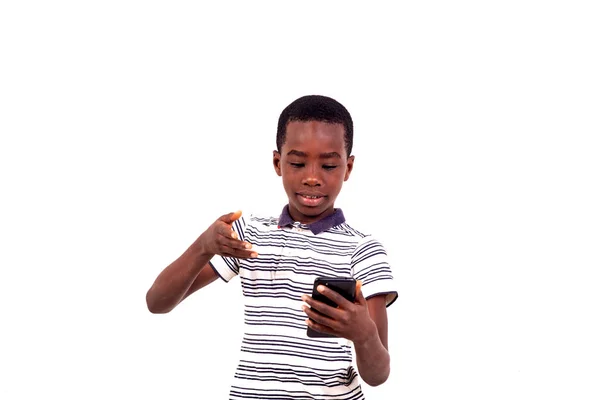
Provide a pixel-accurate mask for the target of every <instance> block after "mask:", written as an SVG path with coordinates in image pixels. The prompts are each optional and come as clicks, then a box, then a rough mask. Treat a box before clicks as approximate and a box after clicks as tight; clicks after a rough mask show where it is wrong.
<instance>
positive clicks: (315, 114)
mask: <svg viewBox="0 0 600 400" xmlns="http://www.w3.org/2000/svg"><path fill="white" fill-rule="evenodd" d="M293 121H301V122H308V121H319V122H327V123H331V124H342V125H343V126H344V142H345V144H346V156H348V157H349V156H350V154H351V152H352V138H353V135H354V126H353V123H352V117H351V116H350V113H349V112H348V110H347V109H346V107H344V106H343V105H342V104H341V103H339V102H338V101H337V100H334V99H332V98H331V97H327V96H321V95H308V96H303V97H300V98H298V99H296V100H294V101H293V102H292V103H290V105H288V106H287V107H286V108H284V109H283V111H282V112H281V115H280V116H279V123H278V124H277V151H279V152H281V148H282V147H283V144H284V143H285V135H286V130H287V125H288V123H290V122H293Z"/></svg>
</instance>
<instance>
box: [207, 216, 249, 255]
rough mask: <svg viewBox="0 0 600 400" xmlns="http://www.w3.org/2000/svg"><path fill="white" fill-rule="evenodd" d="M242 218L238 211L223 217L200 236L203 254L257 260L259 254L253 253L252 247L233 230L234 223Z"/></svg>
mask: <svg viewBox="0 0 600 400" xmlns="http://www.w3.org/2000/svg"><path fill="white" fill-rule="evenodd" d="M241 216H242V212H241V211H236V212H233V213H229V214H226V215H223V216H221V217H220V218H219V219H217V220H216V221H215V222H214V223H213V224H212V225H211V226H209V227H208V229H207V230H206V231H205V232H204V233H203V234H202V235H200V237H199V238H198V239H199V242H200V243H199V244H200V247H201V248H202V250H203V252H204V253H206V254H210V255H211V256H214V255H219V256H225V257H235V258H255V257H258V254H257V253H256V252H255V251H252V245H251V244H250V243H248V242H243V241H241V240H240V239H239V238H238V235H237V234H236V233H235V231H234V230H233V227H232V225H233V223H234V222H235V221H236V220H237V219H239V218H240V217H241Z"/></svg>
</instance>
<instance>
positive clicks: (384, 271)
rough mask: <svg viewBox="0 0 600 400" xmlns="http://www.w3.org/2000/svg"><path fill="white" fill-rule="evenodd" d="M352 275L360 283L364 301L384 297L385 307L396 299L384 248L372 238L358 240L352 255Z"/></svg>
mask: <svg viewBox="0 0 600 400" xmlns="http://www.w3.org/2000/svg"><path fill="white" fill-rule="evenodd" d="M351 262H352V273H353V276H354V278H355V279H357V280H360V281H361V282H362V292H363V295H364V296H365V298H366V299H368V298H369V297H373V296H377V295H386V306H390V305H391V304H392V303H393V302H394V301H396V299H397V298H398V291H397V289H396V285H395V282H394V278H393V275H392V269H391V268H390V264H389V262H388V255H387V253H386V251H385V248H384V247H383V245H382V244H381V242H379V241H378V240H377V239H375V238H373V236H365V237H364V238H362V239H361V240H360V242H359V243H358V245H357V246H356V249H355V250H354V253H353V254H352V261H351Z"/></svg>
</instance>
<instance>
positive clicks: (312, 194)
mask: <svg viewBox="0 0 600 400" xmlns="http://www.w3.org/2000/svg"><path fill="white" fill-rule="evenodd" d="M352 139H353V123H352V118H351V116H350V114H349V112H348V111H347V110H346V108H345V107H344V106H343V105H341V104H340V103H338V102H337V101H336V100H334V99H331V98H329V97H325V96H304V97H301V98H299V99H297V100H295V101H294V102H292V103H291V104H290V105H289V106H287V107H286V108H285V109H284V110H283V112H282V113H281V115H280V118H279V123H278V128H277V150H276V151H274V152H273V165H274V167H275V172H276V173H277V175H279V176H280V177H281V178H282V181H283V187H284V189H285V192H286V194H287V196H288V204H287V205H286V206H285V207H284V208H283V211H282V212H281V214H280V215H279V216H278V217H264V216H256V215H250V216H248V217H246V216H242V215H241V212H240V211H238V212H235V213H230V214H227V215H223V216H222V217H220V218H219V219H217V220H216V221H215V222H214V223H213V224H212V225H211V226H210V227H208V229H207V230H206V231H205V232H204V233H202V234H201V235H200V236H199V237H198V239H197V240H196V241H195V242H194V243H193V244H192V245H191V246H190V247H189V248H188V249H187V250H186V251H185V252H184V253H183V254H182V255H181V256H180V257H179V258H178V259H177V260H175V261H174V262H173V263H172V264H171V265H169V266H168V267H167V268H165V269H164V270H163V271H162V272H161V273H160V275H159V276H158V277H157V278H156V281H155V282H154V284H153V285H152V287H151V288H150V289H149V291H148V293H147V295H146V301H147V304H148V309H149V310H150V311H151V312H153V313H166V312H169V311H171V310H172V309H173V308H174V307H175V306H176V305H177V304H179V303H180V302H181V301H182V300H183V299H185V298H186V297H187V296H189V295H190V294H192V293H194V292H195V291H196V290H198V289H200V288H202V287H204V286H206V285H208V284H210V283H211V282H213V281H215V280H216V279H217V278H218V277H220V278H222V279H223V280H224V281H225V282H228V281H229V280H231V279H232V278H233V277H234V276H236V275H239V276H240V279H241V286H242V290H243V294H244V299H245V300H244V301H245V308H244V315H245V330H244V336H243V342H242V354H243V356H242V360H240V362H239V364H238V367H237V370H236V373H235V376H234V382H233V384H232V387H231V391H230V399H249V398H251V399H290V400H292V399H330V400H333V399H335V400H341V399H364V396H363V394H362V391H361V386H360V382H359V378H358V376H357V373H356V371H355V370H354V368H353V366H352V351H351V347H350V346H351V345H353V346H354V350H355V353H356V357H357V360H356V362H357V364H356V365H357V367H358V373H359V374H360V378H362V380H363V381H364V382H366V383H367V384H369V385H372V386H376V385H379V384H382V383H383V382H385V380H386V379H387V378H388V376H389V371H390V357H389V354H388V351H387V335H388V332H387V314H386V307H387V306H389V305H390V304H391V303H392V302H393V301H394V300H395V299H396V298H397V293H396V291H395V289H394V285H393V280H392V273H391V270H390V267H389V265H388V262H387V255H386V253H385V249H384V248H383V246H382V245H381V244H380V243H379V242H378V241H377V240H375V239H374V238H373V237H372V236H369V235H365V234H363V233H361V232H360V231H358V230H356V229H354V228H353V227H351V226H350V225H348V223H347V222H346V221H345V218H344V215H343V213H342V210H341V209H339V208H335V207H334V202H335V199H336V197H337V196H338V194H339V193H340V190H341V188H342V185H343V182H345V181H346V180H347V179H348V178H349V176H350V173H351V171H352V167H353V165H354V156H352V155H351V151H352ZM215 256H218V257H215ZM322 276H325V277H354V278H355V279H357V292H356V301H355V302H354V303H352V302H350V301H348V300H346V299H345V298H344V297H342V296H341V295H339V294H337V293H336V292H334V291H333V290H331V289H329V288H326V287H323V286H320V287H319V291H321V293H322V294H323V295H325V296H326V297H328V298H330V299H331V300H333V301H334V302H335V303H336V304H337V305H338V307H337V308H334V307H330V306H328V305H326V304H325V303H322V302H318V301H316V300H314V299H312V297H311V296H309V294H311V293H312V287H313V283H314V280H315V278H317V277H322ZM361 284H362V285H361ZM315 310H316V311H319V313H316V312H315ZM307 326H310V327H311V328H312V329H314V330H315V331H319V332H323V333H330V334H333V335H335V337H333V338H312V337H308V335H307Z"/></svg>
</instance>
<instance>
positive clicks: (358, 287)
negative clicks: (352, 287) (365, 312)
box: [356, 280, 367, 304]
mask: <svg viewBox="0 0 600 400" xmlns="http://www.w3.org/2000/svg"><path fill="white" fill-rule="evenodd" d="M356 301H357V302H358V303H359V304H367V300H366V299H365V296H364V295H363V292H362V281H360V280H357V281H356Z"/></svg>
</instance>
